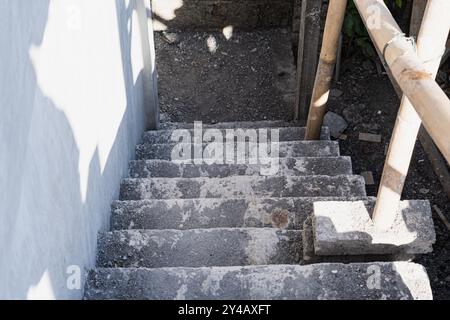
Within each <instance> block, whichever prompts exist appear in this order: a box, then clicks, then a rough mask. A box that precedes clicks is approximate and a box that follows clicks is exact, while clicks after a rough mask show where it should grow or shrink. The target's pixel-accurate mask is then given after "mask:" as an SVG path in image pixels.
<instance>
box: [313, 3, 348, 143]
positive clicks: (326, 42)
mask: <svg viewBox="0 0 450 320" xmlns="http://www.w3.org/2000/svg"><path fill="white" fill-rule="evenodd" d="M346 8H347V0H330V2H329V4H328V12H327V20H326V23H325V31H324V34H323V41H322V49H321V52H320V59H319V64H318V67H317V73H316V80H315V82H314V89H313V94H312V98H311V105H310V108H309V115H308V121H307V125H306V134H305V140H319V139H320V131H321V129H322V123H323V117H324V115H325V112H326V104H327V102H328V96H329V93H330V84H331V80H332V79H333V72H334V67H335V65H336V56H337V51H338V42H339V36H340V34H341V30H342V25H343V23H344V18H345V9H346Z"/></svg>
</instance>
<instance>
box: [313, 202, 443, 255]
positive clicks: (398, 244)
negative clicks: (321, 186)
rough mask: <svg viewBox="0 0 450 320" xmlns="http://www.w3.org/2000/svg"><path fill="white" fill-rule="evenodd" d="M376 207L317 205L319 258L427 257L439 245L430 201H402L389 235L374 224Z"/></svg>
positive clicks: (366, 205) (315, 241)
mask: <svg viewBox="0 0 450 320" xmlns="http://www.w3.org/2000/svg"><path fill="white" fill-rule="evenodd" d="M372 208H373V204H369V205H368V204H367V203H364V202H363V201H355V202H316V203H315V204H314V213H313V216H312V218H313V230H314V250H315V253H316V254H317V255H366V254H402V253H404V254H424V253H429V252H431V251H432V245H433V244H434V243H435V241H436V235H435V231H434V224H433V219H432V215H431V208H430V204H429V202H428V201H402V202H401V203H400V206H399V210H398V212H397V216H396V220H395V223H394V225H393V226H392V228H391V229H390V230H388V231H382V230H379V229H377V228H376V227H375V226H374V224H373V222H372V220H371V212H372Z"/></svg>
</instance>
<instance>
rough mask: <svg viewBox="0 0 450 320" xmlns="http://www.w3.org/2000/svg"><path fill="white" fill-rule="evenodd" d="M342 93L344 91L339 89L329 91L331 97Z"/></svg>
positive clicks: (336, 96) (337, 96)
mask: <svg viewBox="0 0 450 320" xmlns="http://www.w3.org/2000/svg"><path fill="white" fill-rule="evenodd" d="M343 94H344V92H342V91H341V90H339V89H331V91H330V96H331V97H333V98H339V97H340V96H342V95H343Z"/></svg>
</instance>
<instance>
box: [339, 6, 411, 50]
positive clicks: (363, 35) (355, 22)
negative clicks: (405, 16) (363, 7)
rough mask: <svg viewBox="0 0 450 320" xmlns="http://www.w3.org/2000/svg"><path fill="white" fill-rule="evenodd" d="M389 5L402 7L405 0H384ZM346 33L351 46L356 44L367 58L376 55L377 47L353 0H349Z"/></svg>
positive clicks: (345, 24) (345, 23)
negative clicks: (374, 45) (373, 43)
mask: <svg viewBox="0 0 450 320" xmlns="http://www.w3.org/2000/svg"><path fill="white" fill-rule="evenodd" d="M384 1H385V2H386V4H387V5H388V6H391V7H393V6H396V7H397V8H402V7H403V5H404V4H405V0H384ZM344 34H345V35H346V36H347V37H348V39H349V48H351V47H353V46H356V48H355V49H359V50H360V51H361V52H362V54H364V56H366V57H367V58H373V57H375V56H376V52H375V49H374V47H373V45H372V41H371V40H370V37H369V34H368V33H367V30H366V27H365V26H364V23H363V21H362V20H361V17H360V15H359V13H358V9H357V8H356V6H355V3H354V2H353V1H349V4H348V7H347V14H346V16H345V21H344Z"/></svg>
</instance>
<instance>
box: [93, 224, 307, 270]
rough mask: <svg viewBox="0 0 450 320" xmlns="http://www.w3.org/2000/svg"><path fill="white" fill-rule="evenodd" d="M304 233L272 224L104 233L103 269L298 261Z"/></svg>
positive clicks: (101, 244)
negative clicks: (266, 226) (275, 226)
mask: <svg viewBox="0 0 450 320" xmlns="http://www.w3.org/2000/svg"><path fill="white" fill-rule="evenodd" d="M301 256H302V254H301V233H300V231H293V230H279V229H272V228H242V229H238V228H233V229H225V228H223V229H194V230H124V231H113V232H108V233H103V234H100V237H99V254H98V260H97V264H98V266H100V267H150V268H160V267H202V266H239V265H260V264H295V263H298V262H299V261H300V258H301Z"/></svg>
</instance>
